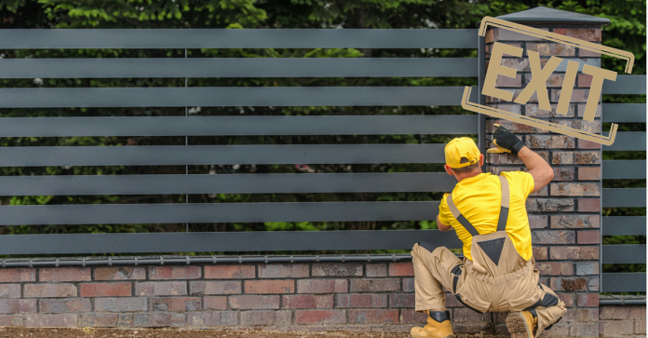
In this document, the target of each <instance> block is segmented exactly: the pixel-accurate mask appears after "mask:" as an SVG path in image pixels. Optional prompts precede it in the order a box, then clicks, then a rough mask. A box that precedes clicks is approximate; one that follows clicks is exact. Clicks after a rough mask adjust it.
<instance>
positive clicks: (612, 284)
mask: <svg viewBox="0 0 648 338" xmlns="http://www.w3.org/2000/svg"><path fill="white" fill-rule="evenodd" d="M601 292H646V273H645V272H634V273H604V274H603V275H602V276H601Z"/></svg>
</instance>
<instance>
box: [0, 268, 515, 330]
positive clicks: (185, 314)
mask: <svg viewBox="0 0 648 338" xmlns="http://www.w3.org/2000/svg"><path fill="white" fill-rule="evenodd" d="M448 307H449V309H450V311H451V313H452V317H453V321H454V323H453V327H454V329H455V332H457V333H476V332H480V331H484V330H486V331H491V332H492V329H493V325H492V319H493V316H494V315H492V314H485V315H480V314H477V313H475V312H473V311H472V310H470V309H467V308H465V307H463V306H462V305H461V304H460V303H458V302H457V300H456V299H455V298H454V296H452V295H449V297H448ZM413 308H414V279H413V269H412V265H411V263H409V262H396V263H393V262H390V263H352V262H345V263H312V264H297V263H296V264H241V265H238V264H237V265H190V266H149V267H142V266H139V267H86V268H82V267H71V268H67V267H59V268H6V269H0V326H26V327H194V328H208V327H220V328H225V327H228V328H235V327H238V328H245V327H259V328H262V327H264V326H265V327H266V328H267V329H272V330H312V331H319V330H329V331H396V332H409V330H410V328H411V327H412V326H414V324H418V325H421V324H424V323H425V318H426V317H425V315H422V314H418V313H415V312H414V309H413ZM502 320H503V319H502Z"/></svg>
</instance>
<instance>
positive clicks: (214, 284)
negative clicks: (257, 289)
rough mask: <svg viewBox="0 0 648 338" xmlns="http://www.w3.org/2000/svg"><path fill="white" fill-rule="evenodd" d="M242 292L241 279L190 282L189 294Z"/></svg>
mask: <svg viewBox="0 0 648 338" xmlns="http://www.w3.org/2000/svg"><path fill="white" fill-rule="evenodd" d="M237 293H241V282H240V281H209V282H189V294H191V295H192V296H193V295H231V294H237Z"/></svg>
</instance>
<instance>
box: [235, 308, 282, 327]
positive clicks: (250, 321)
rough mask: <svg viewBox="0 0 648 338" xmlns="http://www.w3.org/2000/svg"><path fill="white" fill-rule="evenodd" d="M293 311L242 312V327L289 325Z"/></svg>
mask: <svg viewBox="0 0 648 338" xmlns="http://www.w3.org/2000/svg"><path fill="white" fill-rule="evenodd" d="M291 315H292V313H291V311H245V312H241V325H287V324H290V322H291V318H292V316H291Z"/></svg>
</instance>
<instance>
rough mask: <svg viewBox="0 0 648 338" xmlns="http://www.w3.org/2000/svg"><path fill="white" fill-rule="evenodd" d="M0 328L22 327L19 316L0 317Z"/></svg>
mask: <svg viewBox="0 0 648 338" xmlns="http://www.w3.org/2000/svg"><path fill="white" fill-rule="evenodd" d="M2 326H24V325H23V318H22V316H21V315H8V316H4V315H0V327H2Z"/></svg>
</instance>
